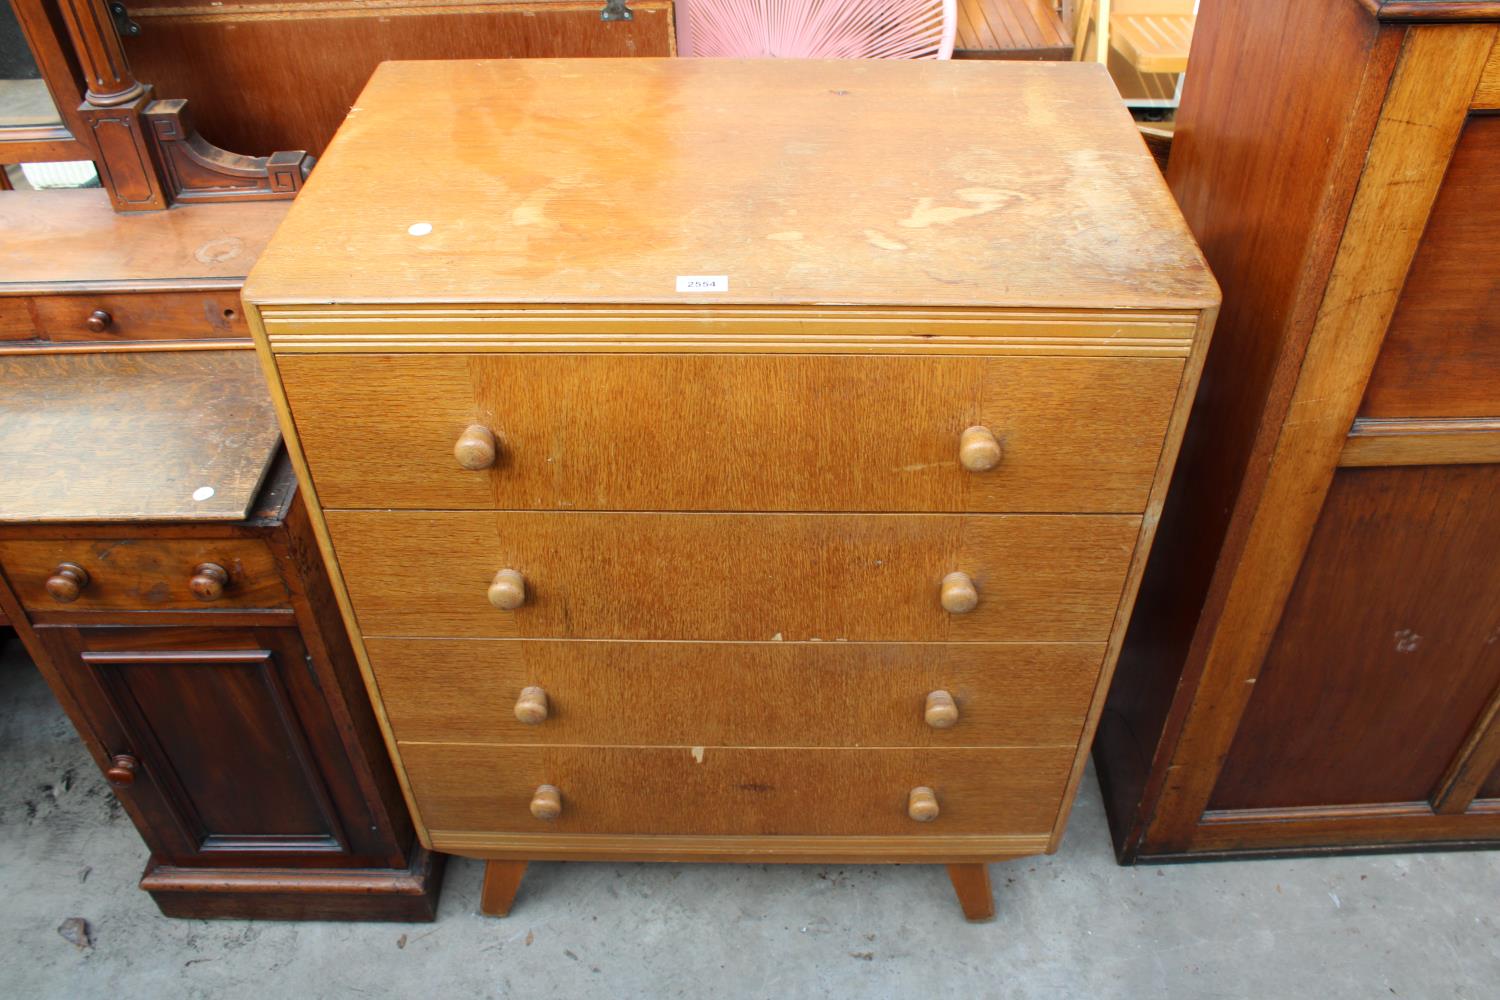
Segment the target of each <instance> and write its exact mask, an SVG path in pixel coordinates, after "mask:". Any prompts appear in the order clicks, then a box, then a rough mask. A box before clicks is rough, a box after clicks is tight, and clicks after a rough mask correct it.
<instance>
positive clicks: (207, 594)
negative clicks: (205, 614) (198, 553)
mask: <svg viewBox="0 0 1500 1000" xmlns="http://www.w3.org/2000/svg"><path fill="white" fill-rule="evenodd" d="M228 583H229V571H228V570H226V569H225V568H224V567H223V566H220V565H219V564H218V563H199V564H198V565H197V566H196V567H194V569H193V578H192V579H191V580H189V581H188V589H189V590H191V591H192V592H193V596H194V597H196V598H198V600H200V601H217V600H218V599H219V598H221V597H223V596H224V587H225V586H226V585H228Z"/></svg>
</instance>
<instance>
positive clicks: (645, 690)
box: [366, 639, 1104, 747]
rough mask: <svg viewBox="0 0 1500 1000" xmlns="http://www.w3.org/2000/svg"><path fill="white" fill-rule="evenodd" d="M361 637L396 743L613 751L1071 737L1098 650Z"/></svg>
mask: <svg viewBox="0 0 1500 1000" xmlns="http://www.w3.org/2000/svg"><path fill="white" fill-rule="evenodd" d="M366 646H367V648H368V650H369V654H370V662H371V666H372V667H373V669H374V671H375V679H376V683H377V684H378V685H379V688H380V697H381V701H382V702H383V703H384V705H385V709H386V714H387V716H388V717H389V719H390V721H391V727H392V729H393V730H394V731H395V735H396V738H397V739H398V740H402V741H418V742H448V743H504V744H588V743H594V744H608V745H615V746H660V745H679V746H695V745H718V746H787V747H859V746H866V747H880V746H1070V747H1071V746H1076V744H1077V742H1078V738H1079V734H1080V733H1081V732H1082V729H1083V720H1084V715H1085V714H1086V712H1087V710H1088V705H1089V699H1090V697H1091V696H1092V694H1093V690H1094V684H1095V682H1096V680H1097V679H1098V676H1099V666H1100V663H1101V662H1102V660H1103V658H1104V646H1103V645H1102V644H1096V643H1037V644H1032V643H953V644H945V643H870V642H851V643H845V642H837V643H832V642H819V643H701V642H578V641H564V640H534V641H533V640H505V639H501V640H494V639H491V640H485V639H369V640H367V641H366ZM518 706H520V707H519V709H518ZM522 719H525V720H526V721H524V722H523V721H522Z"/></svg>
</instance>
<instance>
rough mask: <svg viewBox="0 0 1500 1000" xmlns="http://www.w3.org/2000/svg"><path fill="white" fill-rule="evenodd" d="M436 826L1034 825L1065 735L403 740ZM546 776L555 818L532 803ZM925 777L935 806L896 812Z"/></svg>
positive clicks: (933, 829)
mask: <svg viewBox="0 0 1500 1000" xmlns="http://www.w3.org/2000/svg"><path fill="white" fill-rule="evenodd" d="M400 750H401V758H402V761H403V762H404V764H405V766H406V772H407V776H408V778H409V779H410V781H411V787H412V792H413V794H414V795H415V797H416V800H417V806H418V808H419V809H420V810H421V813H422V818H423V820H424V821H425V823H426V825H427V828H428V829H429V830H431V831H434V836H439V835H441V834H442V833H446V832H452V831H461V830H466V831H487V832H497V833H558V834H568V833H613V834H703V835H741V836H754V835H776V834H784V835H805V836H835V835H840V834H844V835H859V834H864V835H890V836H900V835H907V836H941V835H945V834H954V833H966V834H990V835H995V834H1010V833H1015V834H1044V833H1047V832H1048V831H1050V830H1051V829H1052V824H1053V822H1054V821H1055V820H1056V818H1057V811H1058V806H1059V804H1060V803H1061V801H1062V793H1063V788H1064V786H1065V785H1066V783H1067V779H1068V773H1069V769H1070V768H1071V767H1072V764H1073V756H1074V752H1073V750H1072V749H1071V748H1068V749H1064V748H1046V749H1018V748H1012V749H999V750H976V749H926V750H889V749H884V750H787V749H766V750H759V749H745V748H738V747H735V748H722V749H721V748H719V747H708V748H703V747H698V748H690V747H670V748H663V747H655V748H619V747H535V746H530V747H497V746H482V745H458V744H447V743H407V744H401V745H400ZM544 784H547V785H553V786H555V787H556V788H557V789H558V790H559V793H560V798H561V804H562V809H561V812H560V813H559V814H558V815H557V817H556V818H555V819H551V820H540V819H537V818H535V817H534V816H533V815H532V814H531V808H530V807H531V800H532V797H533V795H534V794H535V793H536V789H537V788H538V786H540V785H544ZM917 787H927V788H931V789H932V790H933V792H934V793H935V795H936V798H937V803H938V810H939V813H938V817H937V818H936V819H934V820H932V821H930V822H917V821H916V820H913V819H912V818H911V817H910V816H908V815H907V802H908V796H909V795H910V792H911V790H912V789H913V788H917Z"/></svg>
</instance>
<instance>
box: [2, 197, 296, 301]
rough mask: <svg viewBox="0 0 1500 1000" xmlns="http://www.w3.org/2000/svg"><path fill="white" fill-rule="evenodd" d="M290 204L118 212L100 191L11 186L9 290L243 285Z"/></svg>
mask: <svg viewBox="0 0 1500 1000" xmlns="http://www.w3.org/2000/svg"><path fill="white" fill-rule="evenodd" d="M288 207H289V203H288V202H285V201H256V202H237V203H234V204H227V205H208V206H204V205H193V206H180V207H178V208H173V209H171V210H169V211H165V212H127V213H125V214H116V213H115V211H114V210H113V209H112V208H111V207H110V203H109V196H108V195H107V194H106V193H105V192H103V191H100V190H97V189H95V190H81V191H13V192H8V193H7V194H6V195H5V197H3V198H0V232H3V233H4V234H5V239H3V240H0V295H10V294H16V293H20V292H27V291H41V292H61V291H66V290H67V289H68V288H70V287H71V288H78V289H82V288H88V289H91V290H95V291H103V290H109V289H113V290H117V291H141V290H145V289H166V288H201V287H208V288H224V289H236V288H238V287H239V285H240V282H241V279H243V278H244V276H245V273H246V272H247V271H248V270H249V268H250V264H251V262H253V261H254V260H255V258H256V256H257V255H258V254H259V253H260V251H261V250H262V248H264V247H265V245H266V243H267V242H268V241H269V240H270V238H271V233H272V232H273V231H274V230H275V229H276V227H277V225H279V224H280V222H281V220H282V218H283V217H284V216H285V215H286V212H287V208H288ZM60 246H65V247H66V248H67V252H66V253H59V252H58V248H59V247H60Z"/></svg>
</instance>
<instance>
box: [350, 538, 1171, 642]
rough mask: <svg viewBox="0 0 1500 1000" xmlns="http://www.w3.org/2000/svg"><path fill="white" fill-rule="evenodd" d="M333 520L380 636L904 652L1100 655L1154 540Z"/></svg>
mask: <svg viewBox="0 0 1500 1000" xmlns="http://www.w3.org/2000/svg"><path fill="white" fill-rule="evenodd" d="M327 519H328V528H329V531H330V533H331V534H332V537H333V544H334V548H335V549H336V551H337V554H338V560H339V567H340V570H341V572H342V573H343V575H344V580H345V582H346V584H347V585H348V588H349V595H350V598H351V600H352V602H353V604H354V611H355V614H356V615H357V616H358V618H359V624H360V629H361V631H362V632H363V633H364V634H365V635H367V636H368V635H394V636H403V635H404V636H439V637H441V636H470V637H477V638H512V637H520V638H547V639H560V638H579V639H582V638H590V639H707V640H725V639H732V640H742V641H743V640H749V641H766V640H776V639H783V640H787V641H795V640H802V639H809V640H810V639H822V640H841V639H842V640H848V641H858V640H895V641H903V642H912V641H917V642H921V641H962V642H981V641H1006V642H1012V641H1019V642H1044V641H1046V642H1065V641H1081V642H1102V641H1104V640H1105V639H1107V638H1108V636H1109V630H1110V625H1111V623H1112V622H1113V621H1114V616H1115V610H1116V607H1117V605H1118V604H1119V600H1120V593H1121V589H1122V587H1123V585H1124V581H1125V572H1126V569H1127V567H1128V566H1129V563H1130V555H1131V552H1132V551H1133V549H1134V547H1135V541H1136V535H1137V532H1138V531H1139V528H1140V523H1141V519H1140V518H1139V517H1134V516H1127V515H1097V516H1088V515H1056V516H1047V515H1004V514H978V515H952V514H921V515H918V514H900V515H881V514H593V513H582V512H580V513H571V514H560V513H545V514H544V513H534V512H501V513H480V512H472V513H470V512H421V513H418V512H411V513H401V512H387V511H329V512H328V515H327ZM506 571H508V573H509V574H510V578H509V580H506V579H504V578H503V577H502V576H501V573H502V572H506ZM953 573H963V574H966V575H967V576H968V578H969V579H970V581H971V582H972V586H973V591H972V594H971V596H972V597H974V598H977V602H976V603H973V604H972V605H971V606H970V608H969V610H967V611H953V610H949V609H948V608H947V607H945V604H944V602H943V600H942V593H943V586H944V580H945V579H946V578H948V577H949V575H950V574H953ZM497 590H498V591H501V592H499V593H497ZM507 593H508V595H509V597H510V598H511V599H512V600H511V601H506V600H505V597H506V595H507ZM497 599H498V600H499V601H500V603H501V604H507V605H511V606H510V607H509V608H506V607H496V606H494V605H493V604H492V601H494V600H497Z"/></svg>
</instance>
